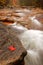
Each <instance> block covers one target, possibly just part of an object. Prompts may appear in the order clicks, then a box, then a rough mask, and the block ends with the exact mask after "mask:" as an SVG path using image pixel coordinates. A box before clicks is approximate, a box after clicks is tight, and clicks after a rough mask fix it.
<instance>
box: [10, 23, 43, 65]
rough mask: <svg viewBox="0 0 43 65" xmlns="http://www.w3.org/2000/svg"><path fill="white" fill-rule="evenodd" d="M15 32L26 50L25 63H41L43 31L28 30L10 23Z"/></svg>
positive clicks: (35, 64)
mask: <svg viewBox="0 0 43 65" xmlns="http://www.w3.org/2000/svg"><path fill="white" fill-rule="evenodd" d="M10 27H11V28H13V30H14V31H15V33H16V34H17V36H18V38H19V40H20V41H21V42H22V45H23V46H24V48H25V49H26V50H27V56H26V57H25V64H26V65H43V31H40V30H28V29H27V28H25V27H23V26H21V25H19V24H17V23H14V24H12V25H10Z"/></svg>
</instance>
